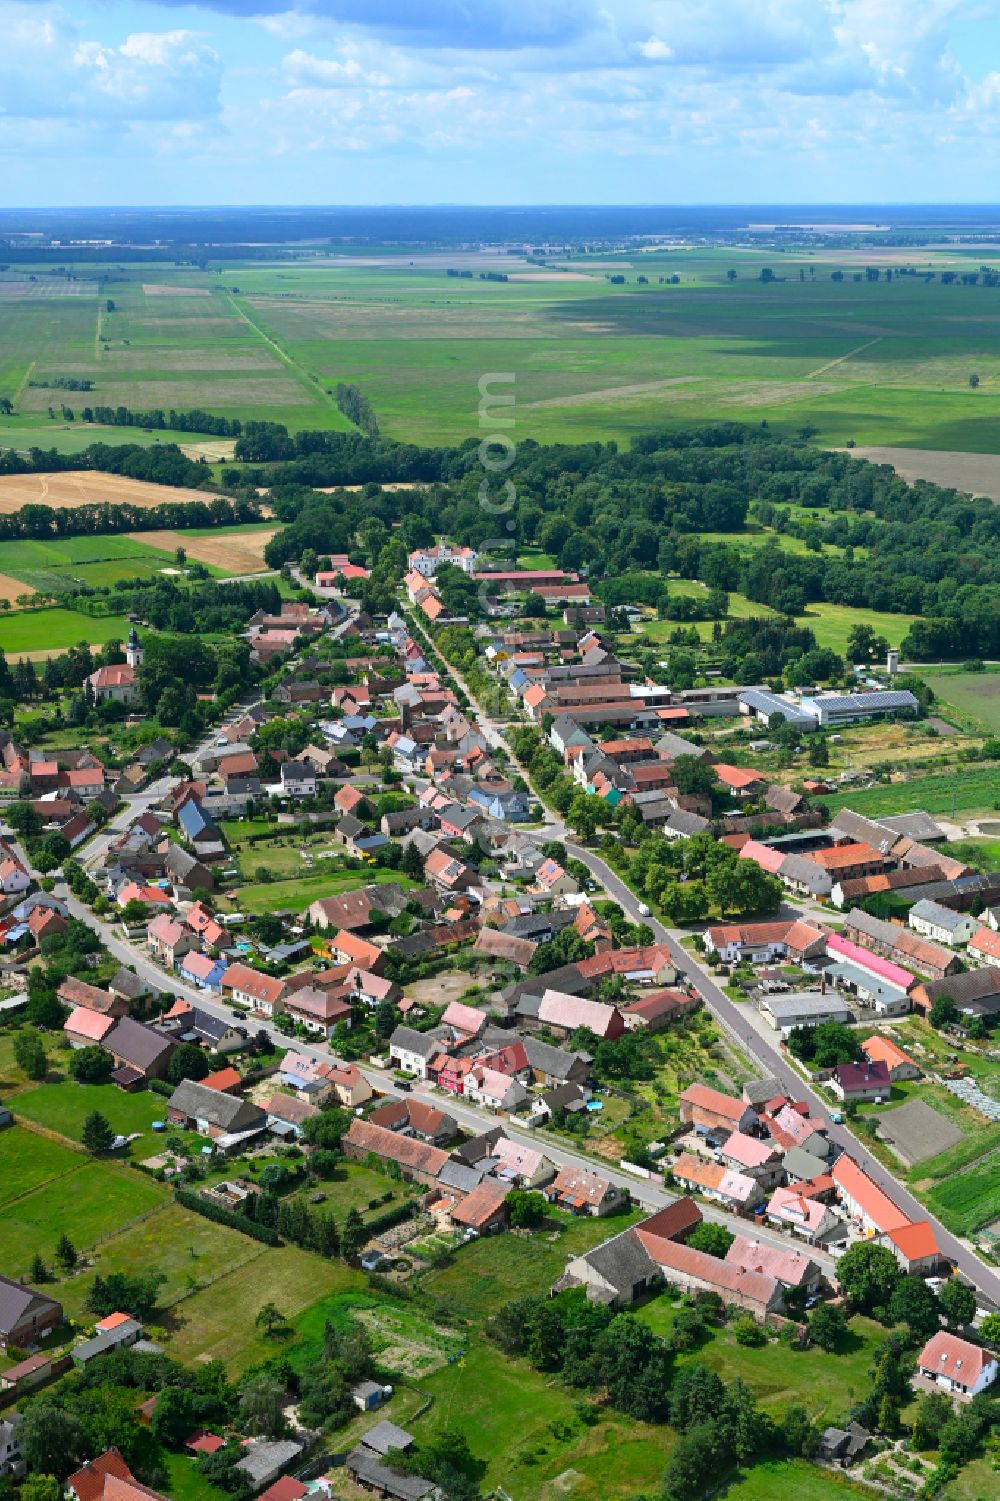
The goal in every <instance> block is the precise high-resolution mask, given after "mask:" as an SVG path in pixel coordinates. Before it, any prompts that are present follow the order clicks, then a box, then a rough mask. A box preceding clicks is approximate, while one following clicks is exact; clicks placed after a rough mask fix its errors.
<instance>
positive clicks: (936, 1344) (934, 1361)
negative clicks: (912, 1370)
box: [917, 1329, 996, 1386]
mask: <svg viewBox="0 0 1000 1501" xmlns="http://www.w3.org/2000/svg"><path fill="white" fill-rule="evenodd" d="M995 1360H996V1356H995V1355H994V1354H993V1352H992V1350H984V1349H983V1347H982V1345H973V1344H970V1343H969V1341H968V1340H967V1339H959V1337H958V1335H957V1334H948V1333H947V1332H946V1330H944V1329H939V1330H938V1332H937V1334H932V1335H931V1337H930V1339H929V1340H928V1341H927V1343H926V1345H924V1348H923V1349H922V1350H921V1352H920V1354H919V1355H918V1357H917V1365H918V1367H919V1368H920V1370H922V1371H933V1372H934V1374H935V1376H949V1377H950V1378H951V1379H952V1380H953V1381H960V1382H961V1384H962V1385H963V1386H975V1384H976V1382H977V1381H978V1380H979V1378H980V1376H981V1375H982V1374H983V1372H984V1371H985V1370H986V1368H987V1367H988V1366H989V1365H990V1364H991V1362H993V1361H995Z"/></svg>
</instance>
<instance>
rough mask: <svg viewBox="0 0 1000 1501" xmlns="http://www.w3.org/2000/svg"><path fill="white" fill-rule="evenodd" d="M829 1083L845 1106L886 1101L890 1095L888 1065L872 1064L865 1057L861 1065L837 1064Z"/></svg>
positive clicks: (890, 1085) (890, 1084)
mask: <svg viewBox="0 0 1000 1501" xmlns="http://www.w3.org/2000/svg"><path fill="white" fill-rule="evenodd" d="M829 1083H830V1088H831V1089H832V1090H833V1093H834V1094H835V1095H836V1096H837V1098H838V1100H843V1101H844V1103H845V1104H847V1105H857V1104H862V1103H867V1102H869V1101H872V1100H887V1099H888V1098H889V1096H890V1094H891V1093H892V1080H891V1079H890V1077H889V1068H888V1065H887V1064H885V1063H882V1062H874V1063H873V1062H872V1061H871V1059H870V1058H868V1057H867V1056H866V1057H865V1059H864V1061H863V1062H862V1063H838V1064H837V1066H836V1068H835V1069H834V1070H833V1073H832V1074H831V1076H830V1081H829Z"/></svg>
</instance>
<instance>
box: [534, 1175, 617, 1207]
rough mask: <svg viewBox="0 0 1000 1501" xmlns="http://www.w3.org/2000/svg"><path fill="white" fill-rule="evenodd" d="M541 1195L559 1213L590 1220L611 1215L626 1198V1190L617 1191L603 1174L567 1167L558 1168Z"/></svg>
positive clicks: (614, 1185)
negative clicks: (556, 1208)
mask: <svg viewBox="0 0 1000 1501" xmlns="http://www.w3.org/2000/svg"><path fill="white" fill-rule="evenodd" d="M542 1192H543V1193H544V1194H545V1197H546V1198H547V1199H548V1201H549V1203H550V1204H556V1205H558V1207H559V1208H560V1209H568V1210H569V1211H570V1212H571V1213H572V1214H581V1215H583V1214H587V1215H592V1216H599V1215H605V1214H614V1213H616V1212H617V1211H618V1210H619V1209H621V1208H622V1206H623V1205H624V1204H627V1203H628V1198H629V1193H628V1189H626V1188H618V1187H617V1185H616V1184H614V1183H612V1182H611V1179H610V1178H606V1177H604V1175H603V1174H602V1173H596V1172H592V1171H591V1170H590V1169H589V1168H581V1167H570V1166H567V1167H561V1168H560V1169H559V1171H558V1172H557V1173H556V1175H555V1177H554V1178H553V1180H552V1182H551V1183H550V1184H548V1185H547V1187H546V1188H544V1189H543V1190H542Z"/></svg>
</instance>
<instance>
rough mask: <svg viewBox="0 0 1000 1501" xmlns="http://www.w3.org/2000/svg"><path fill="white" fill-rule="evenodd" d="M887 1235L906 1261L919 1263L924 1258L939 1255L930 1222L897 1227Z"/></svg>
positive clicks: (925, 1221) (918, 1222)
mask: <svg viewBox="0 0 1000 1501" xmlns="http://www.w3.org/2000/svg"><path fill="white" fill-rule="evenodd" d="M888 1234H889V1239H890V1240H891V1241H892V1243H893V1245H894V1246H895V1247H896V1248H897V1250H898V1251H900V1252H901V1253H902V1255H903V1256H905V1258H906V1260H907V1261H919V1260H920V1259H921V1258H922V1257H925V1256H939V1255H940V1254H941V1253H940V1249H939V1247H938V1243H937V1237H936V1236H935V1234H934V1231H933V1229H932V1228H931V1222H930V1220H917V1222H916V1224H915V1225H909V1224H907V1225H897V1226H896V1228H895V1229H894V1230H890V1231H889V1232H888Z"/></svg>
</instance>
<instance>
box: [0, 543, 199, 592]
mask: <svg viewBox="0 0 1000 1501" xmlns="http://www.w3.org/2000/svg"><path fill="white" fill-rule="evenodd" d="M174 566H175V563H174V556H173V554H172V553H169V552H164V551H163V550H162V549H161V548H157V547H148V546H147V545H146V544H145V543H142V542H133V541H132V539H131V538H130V537H118V536H108V537H105V536H100V537H54V538H52V539H51V541H49V540H46V541H35V540H29V539H25V540H22V541H17V542H5V543H4V545H3V571H4V573H5V574H9V575H11V576H12V577H13V578H16V579H19V580H20V581H21V582H22V583H23V584H24V585H25V587H26V588H27V589H31V590H35V591H37V592H39V593H45V594H48V593H54V592H56V591H57V590H63V589H67V588H72V587H73V585H74V584H87V585H90V586H92V587H99V586H101V585H104V584H116V583H117V582H118V580H119V579H130V578H147V579H148V578H155V576H156V575H157V574H158V573H159V572H160V570H161V569H163V568H171V567H174Z"/></svg>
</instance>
